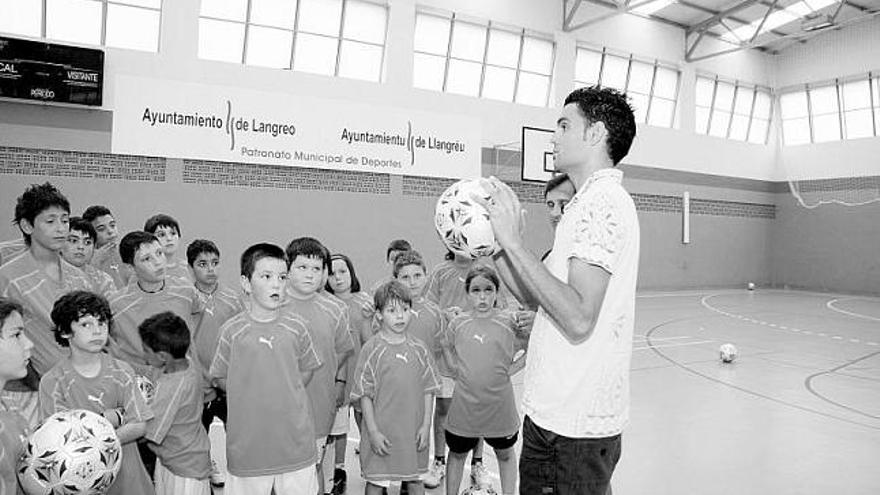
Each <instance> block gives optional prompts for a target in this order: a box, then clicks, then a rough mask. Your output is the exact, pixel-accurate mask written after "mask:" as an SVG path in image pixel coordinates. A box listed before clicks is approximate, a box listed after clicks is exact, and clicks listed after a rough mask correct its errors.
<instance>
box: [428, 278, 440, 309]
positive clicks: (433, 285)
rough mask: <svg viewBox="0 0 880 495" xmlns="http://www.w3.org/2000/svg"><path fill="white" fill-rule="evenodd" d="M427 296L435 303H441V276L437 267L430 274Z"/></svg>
mask: <svg viewBox="0 0 880 495" xmlns="http://www.w3.org/2000/svg"><path fill="white" fill-rule="evenodd" d="M425 297H426V298H428V300H430V301H431V302H433V303H434V304H437V305H438V306H439V305H440V277H439V274H438V271H437V269H434V270H433V271H432V272H431V275H429V276H428V282H427V284H426V288H425Z"/></svg>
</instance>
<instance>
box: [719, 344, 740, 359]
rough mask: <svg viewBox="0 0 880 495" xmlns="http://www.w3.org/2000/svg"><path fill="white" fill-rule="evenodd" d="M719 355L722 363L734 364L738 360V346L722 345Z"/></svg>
mask: <svg viewBox="0 0 880 495" xmlns="http://www.w3.org/2000/svg"><path fill="white" fill-rule="evenodd" d="M718 355H719V357H720V358H721V362H722V363H732V362H733V360H734V359H736V346H735V345H733V344H722V345H721V347H720V348H719V349H718Z"/></svg>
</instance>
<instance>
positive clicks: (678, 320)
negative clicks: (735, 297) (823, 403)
mask: <svg viewBox="0 0 880 495" xmlns="http://www.w3.org/2000/svg"><path fill="white" fill-rule="evenodd" d="M706 297H711V295H709V296H706ZM704 300H705V298H704ZM696 318H699V317H685V318H675V319H672V320H668V321H665V322H663V323H660V324H658V325H656V326H654V327H652V328H651V329H650V330H648V332H647V333H646V336H647V337H648V339H649V340H650V338H651V336H652V335H653V333H654V332H655V331H657V330H659V329H661V328H662V327H664V326H666V325H670V324H672V323H681V322H683V321H688V320H692V319H696ZM652 350H653V351H654V352H656V353H657V355H658V356H660V357H661V358H663V359H665V360H667V361H669V362H670V363H672V364H673V365H675V366H677V367H679V368H681V369H683V370H684V371H686V372H688V373H691V374H694V375H696V376H699V377H701V378H704V379H706V380H709V381H711V382H715V383H718V384H719V385H722V386H725V387H729V388H732V389H734V390H738V391H740V392H742V393H745V394H748V395H751V396H753V397H758V398H761V399H764V400H767V401H770V402H774V403H776V404H780V405H783V406H788V407H791V408H793V409H797V410H800V411H803V412H807V413H811V414H815V415H817V416H822V417H825V418H829V419H834V420H837V421H841V422H843V423H849V424H852V425H857V426H862V427H865V428H869V429H872V430H880V426H874V425H870V424H867V423H862V422H861V421H856V420H853V419H848V418H843V417H840V416H835V415H834V414H831V413H826V412H823V411H819V410H816V409H812V408H810V407H807V406H801V405H799V404H795V403H793V402H787V401H784V400H781V399H778V398H776V397H772V396H769V395H766V394H762V393H760V392H756V391H754V390H749V389H747V388H745V387H741V386H739V385H734V384H732V383H728V382H725V381H723V380H720V379H718V378H715V377H714V376H710V375H707V374H706V373H703V372H700V371H697V370H695V369H693V368H690V367H689V366H687V365H685V364H684V363H681V362H678V361H676V360H675V359H672V358H671V357H669V356H667V355H666V354H664V353H663V351H660V350H657V349H652ZM876 354H880V351H877V352H875V353H873V354H871V355H876ZM860 359H863V358H860ZM858 361H859V360H856V362H858Z"/></svg>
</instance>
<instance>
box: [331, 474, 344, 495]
mask: <svg viewBox="0 0 880 495" xmlns="http://www.w3.org/2000/svg"><path fill="white" fill-rule="evenodd" d="M347 478H348V475H347V474H346V473H345V470H344V469H339V468H336V469H334V470H333V488H331V489H330V495H343V494H344V493H345V483H346V479H347Z"/></svg>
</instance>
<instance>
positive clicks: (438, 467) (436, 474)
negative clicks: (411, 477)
mask: <svg viewBox="0 0 880 495" xmlns="http://www.w3.org/2000/svg"><path fill="white" fill-rule="evenodd" d="M444 476H446V463H445V462H443V461H441V460H440V459H434V463H433V464H431V467H429V468H428V472H427V473H426V474H425V477H424V478H423V479H422V482H423V483H424V484H425V488H437V487H438V486H440V482H441V481H443V477H444Z"/></svg>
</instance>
